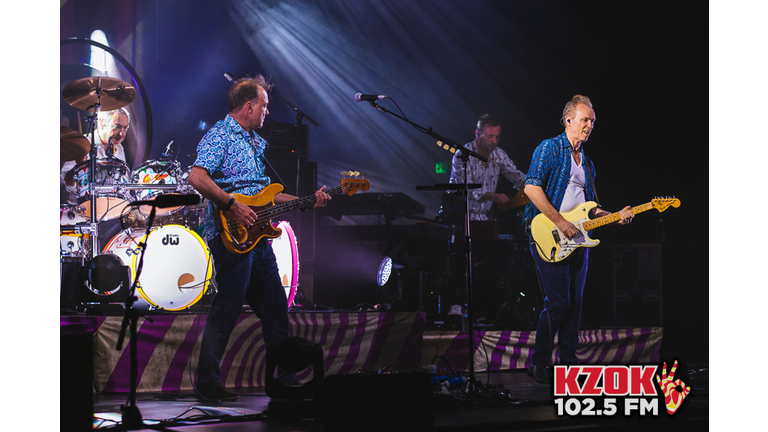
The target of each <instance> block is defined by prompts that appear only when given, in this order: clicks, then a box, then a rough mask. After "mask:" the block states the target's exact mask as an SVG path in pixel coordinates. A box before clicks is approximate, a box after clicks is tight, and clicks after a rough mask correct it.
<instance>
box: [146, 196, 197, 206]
mask: <svg viewBox="0 0 768 432" xmlns="http://www.w3.org/2000/svg"><path fill="white" fill-rule="evenodd" d="M199 203H200V195H197V194H186V195H178V194H162V195H158V196H156V197H155V198H154V199H151V200H148V201H134V202H132V203H131V206H140V205H148V206H152V207H157V208H165V207H179V206H187V205H195V204H199Z"/></svg>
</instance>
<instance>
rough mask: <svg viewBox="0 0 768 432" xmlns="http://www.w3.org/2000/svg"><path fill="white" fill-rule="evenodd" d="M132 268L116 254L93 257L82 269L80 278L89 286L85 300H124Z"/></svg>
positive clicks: (85, 293) (108, 301) (126, 296)
mask: <svg viewBox="0 0 768 432" xmlns="http://www.w3.org/2000/svg"><path fill="white" fill-rule="evenodd" d="M130 274H131V271H130V268H128V267H127V266H124V265H123V261H122V260H121V259H120V258H119V257H118V256H117V255H114V254H111V253H107V254H103V255H98V256H95V257H93V259H91V260H90V261H88V263H87V264H86V265H85V266H84V267H83V268H82V269H81V274H80V278H81V280H82V282H83V285H84V286H85V287H86V288H88V290H87V291H84V295H83V297H85V298H84V299H83V300H85V301H88V302H107V303H110V302H123V301H125V300H126V299H127V298H128V290H129V289H130Z"/></svg>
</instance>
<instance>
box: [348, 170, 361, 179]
mask: <svg viewBox="0 0 768 432" xmlns="http://www.w3.org/2000/svg"><path fill="white" fill-rule="evenodd" d="M349 174H350V175H351V176H353V177H354V178H357V176H358V175H360V172H359V171H351V172H350V173H349Z"/></svg>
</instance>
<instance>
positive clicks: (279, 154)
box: [257, 122, 309, 163]
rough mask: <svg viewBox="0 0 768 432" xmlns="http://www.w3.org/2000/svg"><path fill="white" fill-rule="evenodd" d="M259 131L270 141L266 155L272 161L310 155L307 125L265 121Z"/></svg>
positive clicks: (302, 157) (260, 134)
mask: <svg viewBox="0 0 768 432" xmlns="http://www.w3.org/2000/svg"><path fill="white" fill-rule="evenodd" d="M257 133H258V134H259V136H261V137H262V138H264V139H265V140H267V142H268V143H269V144H268V145H267V149H266V150H265V151H264V155H265V157H266V158H267V160H269V161H270V162H273V163H275V162H278V161H279V160H285V159H291V158H292V159H296V158H299V159H307V158H308V157H309V127H308V126H307V125H297V124H291V123H272V122H265V123H264V126H262V128H261V129H259V130H258V131H257Z"/></svg>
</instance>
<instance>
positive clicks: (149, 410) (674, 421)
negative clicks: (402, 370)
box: [62, 365, 709, 432]
mask: <svg viewBox="0 0 768 432" xmlns="http://www.w3.org/2000/svg"><path fill="white" fill-rule="evenodd" d="M691 366H692V368H698V369H702V370H701V371H700V372H698V373H697V374H696V375H693V376H695V377H696V379H694V380H693V381H695V383H694V384H693V385H691V393H690V395H689V397H688V398H686V399H685V401H684V404H683V405H682V406H681V408H680V410H679V411H678V412H677V413H676V414H674V415H672V416H670V415H669V414H667V412H666V410H665V408H664V406H663V405H661V406H660V407H659V411H660V412H659V413H658V416H655V417H653V416H644V417H638V416H635V417H625V416H623V415H621V414H617V415H615V416H612V417H558V416H557V415H556V408H555V404H554V403H553V395H552V393H553V389H552V386H550V385H545V384H538V383H536V382H535V381H533V379H531V378H529V377H528V375H527V374H526V373H525V371H524V370H519V369H518V370H509V371H491V372H489V373H486V372H483V373H477V374H476V375H475V377H476V378H477V380H478V381H480V382H481V383H482V384H483V387H485V386H486V385H487V386H488V387H491V386H494V385H495V386H499V385H503V387H504V389H505V390H506V391H507V392H508V394H509V396H510V397H508V398H506V399H502V398H501V397H499V393H496V394H495V395H489V394H482V395H480V396H476V397H474V398H467V397H466V396H463V395H461V396H455V395H454V396H445V398H441V399H436V400H435V401H434V402H435V407H434V410H433V413H434V421H433V424H434V427H433V430H445V431H464V430H466V431H508V430H515V431H534V430H574V429H583V430H595V429H605V430H618V429H619V428H621V429H622V430H638V431H639V430H672V428H675V429H676V430H686V429H688V428H692V429H691V430H706V428H707V427H708V424H709V380H708V372H707V371H706V365H691ZM232 391H233V392H234V393H237V394H238V395H239V398H238V400H237V401H234V402H221V403H216V404H206V403H203V402H200V401H198V400H196V399H195V397H194V395H193V393H192V392H181V393H178V392H162V393H150V394H147V393H140V394H139V395H138V396H137V402H136V406H137V407H138V409H139V411H140V412H141V416H142V418H143V419H144V421H145V424H149V423H150V421H163V420H166V419H174V418H190V419H192V418H197V422H196V423H190V424H188V425H182V426H167V425H168V423H164V425H166V426H165V427H166V429H165V430H185V431H186V430H189V431H201V432H202V431H232V432H238V431H249V432H259V431H296V432H301V431H324V430H326V429H325V428H324V426H323V424H321V422H320V421H319V420H316V419H313V418H303V419H273V418H269V413H268V412H267V413H265V411H266V410H267V407H268V403H269V398H268V397H267V396H266V394H265V393H264V389H263V388H238V389H232ZM459 394H461V393H460V392H459ZM127 398H128V394H126V393H101V394H97V395H95V401H94V412H95V413H96V416H97V417H101V418H105V419H110V418H111V419H113V420H117V421H119V420H120V418H121V413H120V406H121V405H124V404H125V403H126V401H127ZM425 404H426V402H425ZM227 413H228V414H230V415H231V416H230V417H228V418H221V417H216V416H215V415H221V414H227ZM206 414H213V416H206ZM376 422H377V419H376V418H371V419H370V423H369V424H359V425H354V426H355V427H354V428H353V429H351V430H357V431H367V430H371V429H372V427H371V425H375V424H376ZM162 425H163V424H160V425H156V426H162ZM114 426H115V423H113V422H112V421H110V420H104V421H103V423H101V425H99V426H98V427H99V428H102V429H104V430H108V429H109V428H111V427H114ZM408 426H409V424H408V422H407V421H404V422H403V429H404V430H413V429H409V428H408ZM62 430H64V429H62ZM139 430H146V431H149V430H153V429H151V428H149V427H148V428H145V429H139ZM154 430H157V429H154Z"/></svg>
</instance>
